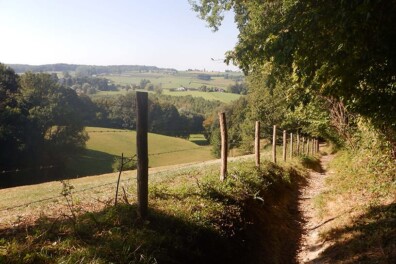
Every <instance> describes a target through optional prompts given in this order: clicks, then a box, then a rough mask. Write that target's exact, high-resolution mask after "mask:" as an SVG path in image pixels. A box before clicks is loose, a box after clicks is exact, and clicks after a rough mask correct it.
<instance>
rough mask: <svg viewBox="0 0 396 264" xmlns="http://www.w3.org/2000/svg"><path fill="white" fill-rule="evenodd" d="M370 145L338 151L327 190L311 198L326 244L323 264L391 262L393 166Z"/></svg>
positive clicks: (394, 243) (395, 252) (395, 247)
mask: <svg viewBox="0 0 396 264" xmlns="http://www.w3.org/2000/svg"><path fill="white" fill-rule="evenodd" d="M378 151H379V153H377V154H375V153H374V151H371V150H370V149H360V150H357V151H356V152H354V153H352V152H348V151H341V152H339V153H337V156H336V158H335V159H334V160H333V162H332V164H331V168H330V169H331V170H332V171H333V172H335V173H334V174H333V175H332V176H331V177H330V178H329V179H328V181H327V189H328V190H327V191H326V192H324V193H322V194H321V195H319V196H318V197H316V206H317V207H318V209H320V212H321V216H322V218H323V221H324V222H325V221H326V222H327V220H329V221H328V223H327V224H326V226H325V230H324V232H323V233H322V234H321V236H322V238H323V240H324V241H328V242H330V243H331V246H329V248H327V249H326V250H325V252H323V254H322V256H321V261H325V262H328V263H395V262H396V196H395V194H396V184H395V183H396V182H395V180H396V179H395V176H396V164H395V162H394V160H392V159H391V158H390V157H388V156H387V155H383V154H381V153H380V150H379V149H378Z"/></svg>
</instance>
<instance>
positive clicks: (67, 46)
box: [0, 0, 237, 70]
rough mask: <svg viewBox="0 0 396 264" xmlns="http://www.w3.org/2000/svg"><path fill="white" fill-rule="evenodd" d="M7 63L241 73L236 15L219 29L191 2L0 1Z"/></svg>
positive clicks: (0, 55)
mask: <svg viewBox="0 0 396 264" xmlns="http://www.w3.org/2000/svg"><path fill="white" fill-rule="evenodd" d="M0 34H1V38H0V62H2V63H24V64H34V65H37V64H50V63H61V62H62V63H75V64H95V65H115V64H138V65H154V66H159V67H169V68H176V69H178V70H184V69H188V68H197V69H203V68H206V69H207V70H224V69H236V67H232V66H231V67H227V66H226V65H225V64H224V63H222V62H219V61H212V60H211V58H215V59H223V58H224V53H225V52H226V51H227V50H230V49H232V47H233V46H234V45H235V43H236V40H237V29H236V26H235V24H234V22H233V18H232V15H231V14H229V15H228V16H226V20H225V21H224V24H223V26H222V27H221V28H220V30H219V31H218V32H215V33H214V32H212V30H211V29H209V28H208V27H207V26H206V23H205V22H204V21H202V20H200V19H199V18H197V15H196V13H195V12H193V11H192V10H191V7H190V5H189V3H188V0H0Z"/></svg>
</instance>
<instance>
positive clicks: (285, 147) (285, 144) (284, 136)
mask: <svg viewBox="0 0 396 264" xmlns="http://www.w3.org/2000/svg"><path fill="white" fill-rule="evenodd" d="M286 149H287V136H286V130H283V161H286Z"/></svg>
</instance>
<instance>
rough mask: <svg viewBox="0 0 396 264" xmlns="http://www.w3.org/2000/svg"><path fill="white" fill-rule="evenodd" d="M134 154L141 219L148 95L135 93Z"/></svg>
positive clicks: (144, 199) (144, 206) (145, 194)
mask: <svg viewBox="0 0 396 264" xmlns="http://www.w3.org/2000/svg"><path fill="white" fill-rule="evenodd" d="M136 107H137V109H136V150H137V151H136V152H137V198H138V202H137V204H138V214H139V216H140V217H141V218H142V219H145V218H146V217H147V211H148V140H147V131H148V94H147V93H144V92H136Z"/></svg>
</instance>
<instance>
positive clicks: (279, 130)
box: [0, 128, 288, 212]
mask: <svg viewBox="0 0 396 264" xmlns="http://www.w3.org/2000/svg"><path fill="white" fill-rule="evenodd" d="M271 130H273V129H272V128H271ZM125 132H131V131H130V130H94V131H89V133H125ZM283 132H284V130H283V129H282V128H276V133H275V134H276V137H277V139H278V138H279V137H283ZM267 136H268V135H267ZM261 139H269V140H271V139H270V137H269V136H268V137H265V138H264V137H263V138H261ZM287 139H288V137H287ZM197 149H202V146H199V147H194V148H186V149H179V150H170V151H163V152H157V153H149V154H148V156H159V155H164V154H170V153H178V152H187V151H193V150H197ZM267 154H269V153H267ZM249 156H250V155H249ZM135 157H136V155H135V156H133V157H132V158H130V160H134V158H135ZM268 158H270V157H269V156H268ZM126 159H128V158H126ZM217 161H218V162H220V161H219V160H217ZM197 164H205V163H204V162H201V163H197ZM191 166H192V164H191V163H189V164H186V165H179V166H178V170H180V169H183V168H186V167H191ZM53 168H56V166H54V165H42V166H37V167H29V168H22V169H18V168H17V169H14V170H3V171H0V174H10V173H19V172H25V171H31V170H49V169H53ZM165 172H168V171H165ZM157 173H158V172H157ZM157 173H156V174H157ZM160 173H161V172H160ZM131 180H136V175H133V176H132V177H128V178H127V179H122V180H121V181H120V182H122V183H124V182H127V181H131ZM116 183H117V180H116V179H114V181H111V182H106V183H103V184H99V185H94V186H91V187H87V188H83V189H79V190H74V191H73V193H75V194H78V193H83V192H86V191H89V190H93V189H99V188H101V187H105V186H111V185H114V186H115V184H116ZM62 197H64V196H63V195H62V194H58V195H54V196H51V197H46V198H42V199H38V200H34V201H31V202H28V203H23V204H19V205H15V206H8V207H3V208H0V212H5V211H8V210H13V209H17V208H23V207H28V206H30V205H33V204H37V203H42V202H46V201H51V200H56V199H59V198H62Z"/></svg>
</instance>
